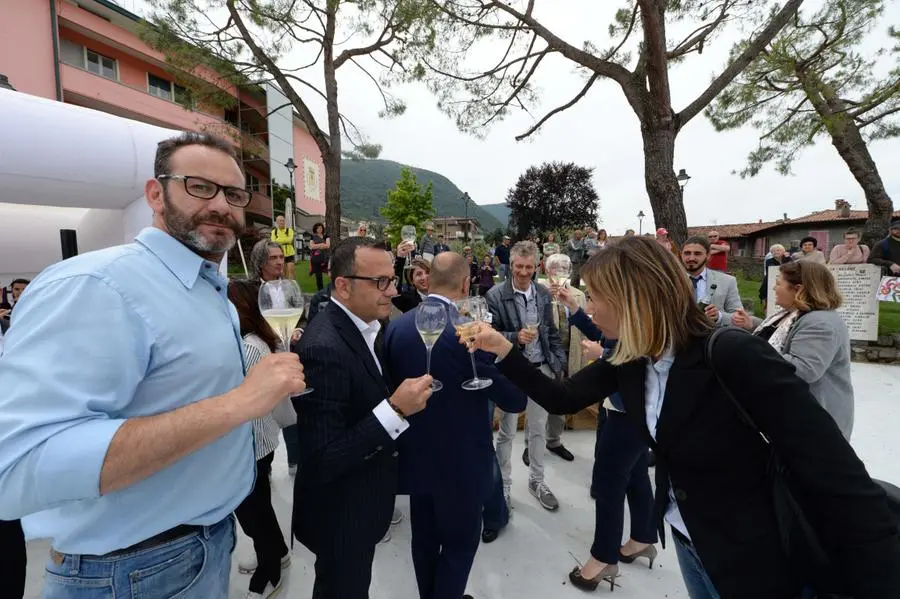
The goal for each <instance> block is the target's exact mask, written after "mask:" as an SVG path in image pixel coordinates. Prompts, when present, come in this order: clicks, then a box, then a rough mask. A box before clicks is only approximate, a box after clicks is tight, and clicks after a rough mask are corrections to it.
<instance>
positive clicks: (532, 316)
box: [523, 311, 541, 335]
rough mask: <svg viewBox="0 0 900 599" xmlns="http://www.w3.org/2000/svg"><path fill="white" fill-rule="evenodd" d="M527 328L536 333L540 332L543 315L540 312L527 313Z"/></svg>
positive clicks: (525, 323)
mask: <svg viewBox="0 0 900 599" xmlns="http://www.w3.org/2000/svg"><path fill="white" fill-rule="evenodd" d="M523 324H524V325H525V330H526V331H528V332H529V333H533V334H535V335H537V334H538V327H539V326H541V315H540V313H539V312H537V311H535V312H534V313H531V312H528V313H526V314H525V322H524V323H523Z"/></svg>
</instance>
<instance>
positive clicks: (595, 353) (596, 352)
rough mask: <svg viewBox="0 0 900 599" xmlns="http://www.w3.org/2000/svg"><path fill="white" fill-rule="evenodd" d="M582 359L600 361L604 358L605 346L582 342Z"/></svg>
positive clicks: (594, 342) (587, 341) (583, 340)
mask: <svg viewBox="0 0 900 599" xmlns="http://www.w3.org/2000/svg"><path fill="white" fill-rule="evenodd" d="M581 357H582V358H583V359H585V360H590V361H594V360H599V359H600V358H602V357H603V346H602V345H601V344H600V343H598V342H596V341H589V340H587V339H582V340H581Z"/></svg>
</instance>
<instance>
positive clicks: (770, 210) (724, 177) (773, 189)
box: [120, 0, 900, 234]
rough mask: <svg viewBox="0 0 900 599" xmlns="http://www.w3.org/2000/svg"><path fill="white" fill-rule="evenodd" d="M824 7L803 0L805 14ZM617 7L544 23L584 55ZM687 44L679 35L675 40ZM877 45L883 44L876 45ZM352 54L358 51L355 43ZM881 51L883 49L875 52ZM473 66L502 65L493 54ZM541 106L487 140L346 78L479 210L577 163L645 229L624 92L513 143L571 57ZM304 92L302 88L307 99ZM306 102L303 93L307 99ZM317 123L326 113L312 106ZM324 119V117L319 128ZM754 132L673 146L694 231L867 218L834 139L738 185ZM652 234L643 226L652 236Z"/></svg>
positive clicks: (351, 91) (423, 96) (893, 175)
mask: <svg viewBox="0 0 900 599" xmlns="http://www.w3.org/2000/svg"><path fill="white" fill-rule="evenodd" d="M120 2H121V3H122V4H123V5H125V6H126V7H128V8H132V9H133V10H137V11H138V12H142V9H143V2H142V0H120ZM818 3H819V2H817V1H816V0H807V3H806V4H807V5H809V6H815V5H817V4H818ZM619 4H621V3H619V2H613V1H611V0H605V1H603V2H598V1H597V0H538V2H537V9H536V14H537V16H538V17H539V18H540V19H541V20H542V21H543V22H544V23H545V24H546V25H547V26H548V27H550V28H551V29H552V30H553V31H554V32H555V33H556V34H557V35H559V36H560V37H562V38H563V39H566V40H567V41H569V42H570V43H573V45H575V46H578V47H580V46H581V45H582V42H583V41H584V40H586V39H591V40H592V41H594V42H595V43H597V45H598V46H599V47H605V46H608V45H609V39H608V37H607V33H606V32H607V27H608V25H609V23H610V22H611V16H612V12H613V11H614V10H615V8H616V7H618V6H619ZM898 17H900V7H898V6H897V5H896V4H895V3H889V9H888V11H887V13H886V16H885V18H884V19H883V21H882V24H881V25H880V26H879V30H882V31H883V30H885V29H886V28H887V26H888V24H891V23H896V22H897V20H898ZM684 27H685V26H681V27H679V26H672V27H670V28H669V31H668V33H669V37H670V38H671V39H673V40H674V38H676V37H678V34H679V33H686V32H687V31H690V30H692V29H693V28H694V27H693V26H692V27H690V29H688V30H687V31H685V29H684ZM736 35H737V33H736V32H729V35H727V36H725V37H722V38H720V39H717V40H715V41H714V43H713V44H712V45H710V46H708V47H707V49H706V50H705V51H704V53H703V54H702V55H699V56H698V55H696V54H691V55H690V56H689V58H688V60H687V61H685V62H684V63H683V64H681V65H678V66H677V67H673V69H672V72H671V76H670V79H671V87H672V96H673V103H674V107H675V110H676V111H678V110H681V109H682V108H683V107H684V106H685V105H686V104H688V103H689V102H690V101H691V100H692V99H693V98H694V97H696V96H697V95H698V94H699V93H700V92H701V91H702V90H703V89H704V88H705V87H706V85H707V84H708V82H709V81H710V80H711V78H712V76H713V75H714V74H716V73H718V72H719V70H720V69H721V68H722V64H723V63H724V60H725V57H726V55H727V52H728V50H729V48H730V45H731V43H730V42H731V41H733V40H734V39H736V37H735V36H736ZM679 39H680V38H679ZM877 43H880V41H879V42H877ZM350 45H358V44H357V43H355V42H353V43H351V44H350ZM872 46H873V47H877V46H876V43H873V44H872ZM480 52H481V54H480V55H479V56H478V57H477V58H478V59H481V60H484V61H490V60H492V59H494V60H496V58H494V56H495V55H496V53H495V52H493V51H492V50H491V49H490V48H484V49H482V50H481V51H480ZM303 56H304V53H303V52H302V51H297V52H293V53H292V54H291V55H289V56H288V57H287V58H286V61H285V62H286V64H288V65H290V66H294V65H296V64H299V60H300V59H301V58H302V57H303ZM537 81H538V83H539V87H540V89H541V105H540V106H539V107H537V109H536V110H534V113H533V116H531V115H528V114H525V113H512V114H511V115H510V116H509V117H508V118H507V119H506V120H505V121H503V122H501V123H499V124H497V125H495V126H494V127H493V128H492V129H491V130H490V131H489V132H488V133H487V135H486V138H485V139H483V140H482V139H476V138H474V137H472V136H470V135H466V134H463V133H460V132H459V131H458V130H457V128H456V126H455V124H454V123H453V122H452V121H451V120H450V119H449V118H448V117H447V116H446V115H444V114H443V113H441V112H440V111H439V110H438V108H437V106H436V100H435V97H434V96H433V95H431V94H430V93H429V92H428V91H427V90H426V89H424V87H419V86H406V87H404V88H401V89H397V90H395V93H396V95H397V96H399V97H401V98H403V99H404V100H405V101H406V102H407V105H408V108H407V111H406V113H405V114H404V115H402V116H401V117H398V118H395V119H390V120H383V119H380V118H379V117H378V116H377V113H378V111H379V108H380V106H381V104H380V99H379V96H378V94H377V91H376V90H375V89H374V87H373V85H372V84H371V83H370V82H369V81H368V80H367V79H366V78H365V76H364V75H362V74H361V73H359V72H358V71H356V70H355V69H353V68H352V67H349V65H348V66H345V67H343V68H342V69H341V71H340V72H339V85H340V91H339V103H340V106H341V109H342V112H344V113H345V114H347V115H349V116H350V117H351V118H352V119H353V120H354V121H355V122H356V123H357V125H359V126H360V128H361V129H363V131H364V132H365V134H366V135H367V136H368V137H369V139H370V140H371V141H372V142H374V143H380V144H381V145H382V146H383V148H384V149H383V153H382V158H386V159H390V160H396V161H398V162H402V163H406V164H410V165H413V166H417V167H421V168H425V169H429V170H433V171H436V172H439V173H441V174H443V175H445V176H447V177H448V178H449V179H450V180H452V181H453V182H454V183H455V184H456V185H457V186H458V187H459V188H460V189H462V190H463V191H466V192H468V193H469V194H470V195H471V197H472V198H473V200H474V201H475V202H477V203H479V204H489V203H496V202H502V201H504V199H505V196H506V192H507V190H508V189H509V188H510V187H511V186H513V185H514V184H515V182H516V179H517V178H518V176H519V175H520V174H521V173H522V172H524V171H525V169H527V168H528V167H529V166H531V165H535V164H540V163H541V162H544V161H551V160H562V161H572V162H575V163H577V164H580V165H584V166H589V167H593V168H594V169H595V170H594V184H595V186H596V189H597V192H598V194H599V195H600V200H601V205H600V211H599V213H600V216H601V219H602V226H603V227H605V228H607V229H608V230H609V231H610V233H611V234H621V233H622V232H623V231H624V230H625V229H626V228H635V229H637V228H638V219H637V217H636V215H637V213H638V211H641V210H643V212H644V213H646V214H647V215H648V216H649V215H650V214H651V213H652V210H651V209H650V203H649V200H648V199H647V194H646V191H645V188H644V170H643V154H642V148H641V139H640V130H639V124H638V121H637V118H636V117H635V116H634V113H633V112H632V111H631V108H630V107H629V106H628V104H627V103H626V101H625V99H624V97H623V95H622V93H621V90H620V89H619V87H618V86H617V85H616V84H615V83H613V82H611V81H608V80H601V81H598V82H597V83H596V84H595V85H594V87H593V88H592V90H591V91H590V92H589V93H588V95H587V96H586V97H585V98H583V99H582V100H581V102H580V103H578V104H577V105H576V106H574V107H572V108H570V109H569V110H567V111H565V112H563V113H561V114H558V115H556V116H555V117H553V118H552V119H551V120H550V121H548V122H547V123H546V124H545V125H544V127H543V128H542V129H541V131H539V132H538V133H537V134H536V135H533V136H532V137H531V138H530V139H529V140H526V141H523V142H516V141H515V139H514V137H515V135H517V134H519V133H522V132H524V131H525V130H527V128H528V127H529V126H530V124H531V123H532V122H533V120H534V119H536V118H539V117H540V116H542V115H543V114H544V113H545V112H546V111H547V110H550V109H552V108H554V107H555V106H557V105H559V104H563V103H565V102H567V101H568V100H569V99H570V98H571V97H572V96H574V95H575V94H576V93H577V92H578V90H580V89H581V87H582V86H583V79H582V78H581V76H579V75H577V74H575V73H574V68H573V65H572V63H569V62H567V61H565V60H563V59H560V60H555V61H550V60H548V61H545V62H544V63H543V64H542V66H541V70H540V71H539V77H538V79H537ZM300 91H301V93H304V91H303V90H300ZM308 96H309V93H308V92H305V96H304V97H305V98H308ZM309 100H310V103H311V105H312V106H313V109H314V110H315V112H316V114H317V116H319V115H321V116H323V117H324V107H323V106H322V105H321V103H319V102H315V101H314V100H312V98H309ZM322 122H324V118H323V119H322ZM757 137H758V135H757V133H756V132H755V131H754V130H753V129H750V128H745V129H743V130H739V131H732V132H728V133H716V132H715V131H714V130H713V128H712V126H711V125H710V124H709V122H708V121H707V119H706V117H704V116H703V115H702V114H701V115H698V116H697V117H696V118H694V119H693V120H692V121H691V122H690V123H688V124H687V126H686V127H685V128H684V129H683V130H682V132H681V134H680V135H679V136H678V139H677V141H676V152H675V169H676V171H677V170H678V169H680V168H684V169H686V170H687V171H688V173H689V174H690V175H691V177H692V179H691V180H690V182H689V184H688V186H687V187H686V189H685V194H684V198H685V209H686V211H687V218H688V223H689V224H690V225H702V224H729V223H744V222H756V221H758V220H760V219H762V220H775V219H778V218H781V217H782V215H783V214H784V213H787V215H788V216H789V217H798V216H801V215H804V214H807V213H809V212H812V211H816V210H822V209H826V208H833V207H834V200H835V199H836V198H845V199H847V200H848V201H849V202H850V204H851V205H852V206H853V208H854V209H865V198H864V197H863V195H862V192H861V190H860V188H859V186H858V184H857V183H856V182H855V181H854V179H853V178H852V176H851V175H850V172H849V171H848V169H847V167H846V166H845V165H844V163H843V161H841V159H840V158H839V157H838V155H837V153H836V151H835V150H834V148H833V147H832V146H831V143H830V142H829V141H828V140H827V139H821V140H819V142H818V143H817V145H816V146H815V147H813V148H810V149H808V150H807V151H805V152H804V153H803V154H802V157H801V159H800V160H798V161H797V162H796V163H795V166H794V175H793V176H790V177H783V176H781V175H778V174H777V173H775V172H774V170H773V169H772V168H766V169H765V170H764V171H763V172H762V173H761V174H760V175H759V176H757V177H755V178H753V179H747V180H742V179H741V178H740V177H738V176H737V175H733V174H732V171H733V170H735V169H740V168H742V167H743V166H744V164H745V159H746V155H747V153H748V152H749V151H750V150H752V149H753V148H754V147H755V146H756V144H757ZM870 149H871V152H872V154H873V156H874V158H875V160H876V162H877V164H878V166H879V169H880V172H881V175H882V178H883V179H884V182H885V185H886V186H887V190H888V193H891V192H892V191H893V190H894V189H896V188H897V186H898V184H900V169H898V168H896V164H897V163H898V159H900V144H898V143H897V141H894V140H891V141H881V142H877V143H875V144H873V145H871V147H870ZM650 226H651V222H650V219H649V218H648V219H645V221H644V230H645V231H646V230H647V229H648V228H649V227H650Z"/></svg>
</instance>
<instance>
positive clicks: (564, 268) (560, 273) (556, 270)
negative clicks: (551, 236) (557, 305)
mask: <svg viewBox="0 0 900 599" xmlns="http://www.w3.org/2000/svg"><path fill="white" fill-rule="evenodd" d="M544 267H545V268H546V270H547V277H548V278H549V279H550V282H551V283H553V284H554V285H557V286H559V287H565V286H566V285H567V284H568V283H569V278H570V277H571V276H572V260H571V259H570V258H569V257H568V256H566V255H565V254H553V255H552V256H550V257H548V258H547V260H546V261H545V262H544ZM553 301H554V302H556V301H557V295H556V294H555V293H554V294H553Z"/></svg>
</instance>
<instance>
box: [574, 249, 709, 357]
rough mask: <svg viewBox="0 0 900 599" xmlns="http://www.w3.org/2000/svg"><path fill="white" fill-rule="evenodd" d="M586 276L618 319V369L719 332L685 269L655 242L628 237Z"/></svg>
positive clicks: (603, 254) (595, 262) (587, 269)
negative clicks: (697, 295)
mask: <svg viewBox="0 0 900 599" xmlns="http://www.w3.org/2000/svg"><path fill="white" fill-rule="evenodd" d="M581 274H582V277H583V278H584V280H585V282H586V283H587V286H588V288H589V290H590V294H591V297H592V298H598V299H601V300H603V301H605V302H607V303H609V304H610V305H611V306H612V307H613V309H614V310H615V311H616V313H617V315H618V318H619V343H618V344H617V346H616V349H615V351H614V352H613V355H612V356H611V357H610V359H609V361H610V363H612V364H616V365H618V364H624V363H625V362H630V361H632V360H637V359H639V358H642V357H644V356H648V357H658V356H661V355H662V354H663V353H665V352H666V351H667V350H669V349H671V350H673V351H675V352H679V351H681V350H683V349H684V348H685V347H686V346H687V345H688V343H689V342H690V340H691V338H692V337H698V336H703V335H707V334H709V332H710V331H711V330H712V328H713V323H712V321H710V320H709V318H707V317H706V315H705V314H704V313H703V311H702V310H700V307H699V306H698V305H697V300H696V299H695V298H694V290H693V287H692V286H691V283H690V281H689V280H688V276H687V273H686V272H685V270H684V266H683V265H682V264H680V263H679V261H678V259H677V258H676V257H675V256H674V254H672V253H671V252H669V251H667V250H666V249H665V248H664V247H662V246H661V245H660V244H659V243H657V242H656V239H655V238H652V237H651V238H649V239H648V238H645V237H626V238H624V239H622V240H620V241H618V242H616V243H614V244H612V245H611V246H609V247H608V248H607V249H606V250H604V251H602V252H599V253H597V254H595V255H594V256H593V257H592V258H591V259H590V260H589V261H588V262H587V264H585V265H584V267H583V268H582V269H581Z"/></svg>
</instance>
